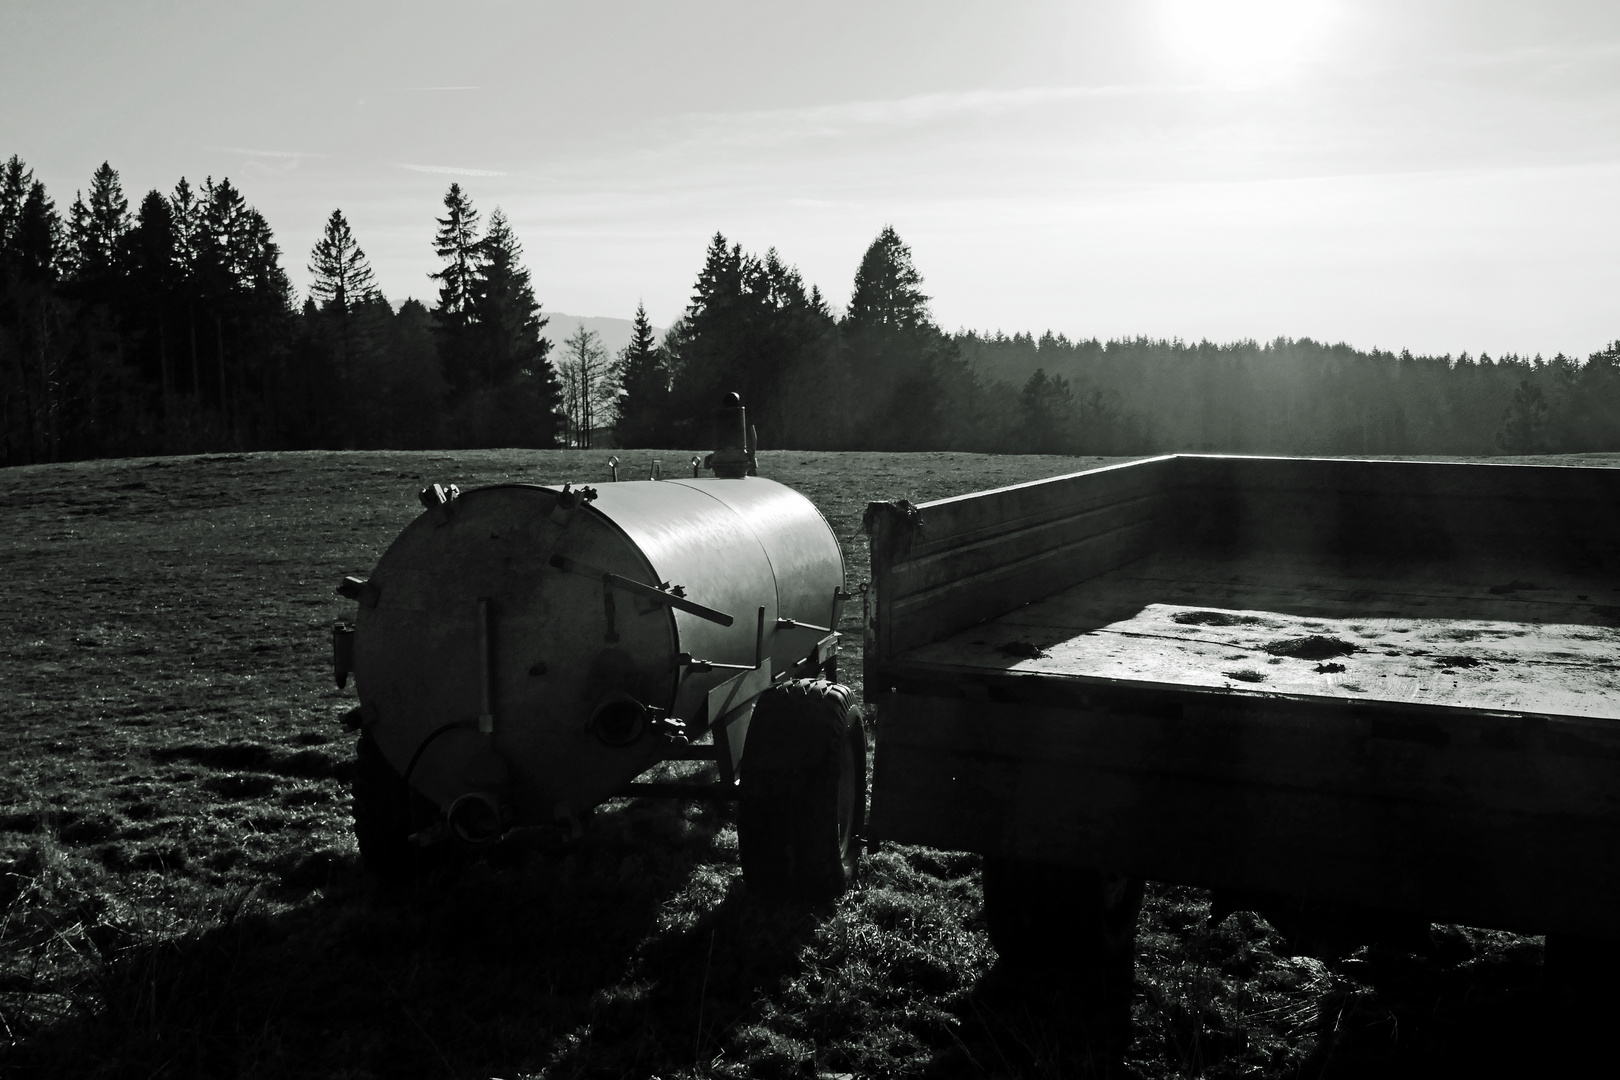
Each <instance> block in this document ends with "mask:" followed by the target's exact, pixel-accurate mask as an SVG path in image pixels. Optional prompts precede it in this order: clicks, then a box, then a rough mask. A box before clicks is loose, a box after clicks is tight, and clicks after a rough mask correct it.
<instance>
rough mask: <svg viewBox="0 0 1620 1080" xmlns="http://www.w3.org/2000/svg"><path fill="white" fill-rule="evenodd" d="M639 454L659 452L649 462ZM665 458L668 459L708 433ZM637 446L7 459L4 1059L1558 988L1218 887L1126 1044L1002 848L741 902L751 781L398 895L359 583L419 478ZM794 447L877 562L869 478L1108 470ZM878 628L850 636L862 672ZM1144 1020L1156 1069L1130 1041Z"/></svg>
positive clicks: (764, 1035)
mask: <svg viewBox="0 0 1620 1080" xmlns="http://www.w3.org/2000/svg"><path fill="white" fill-rule="evenodd" d="M619 456H620V457H621V458H624V459H626V460H627V468H626V472H625V475H626V476H627V477H629V476H638V475H642V474H644V473H645V472H646V471H647V463H649V462H650V459H651V458H652V457H653V456H654V455H653V454H651V453H646V452H623V451H621V452H619ZM657 456H660V457H662V458H663V460H664V463H665V465H666V472H668V471H672V470H670V469H669V468H667V466H669V465H670V464H671V463H672V462H681V461H685V460H687V457H688V456H689V455H685V454H681V453H674V452H670V453H665V454H660V455H657ZM607 457H608V452H606V451H596V452H565V451H543V452H542V451H535V452H523V451H510V452H508V451H477V452H471V451H470V452H453V453H452V452H425V453H386V452H379V453H306V454H277V453H267V454H252V455H214V456H204V457H199V458H179V459H157V460H133V461H112V462H93V463H76V464H66V465H55V466H39V467H30V468H23V469H11V470H5V471H3V472H0V509H3V511H4V513H5V518H6V521H7V526H6V529H5V531H4V533H3V534H0V573H3V574H4V578H5V580H6V582H7V587H6V594H5V595H6V602H5V604H4V605H0V754H3V759H4V761H5V762H6V763H7V764H6V766H5V769H4V772H3V773H0V1041H3V1049H0V1072H4V1073H5V1074H6V1075H19V1076H20V1075H39V1076H53V1075H59V1076H68V1075H72V1076H123V1075H129V1076H136V1075H139V1076H150V1075H165V1076H254V1075H264V1076H277V1077H281V1076H306V1075H307V1076H331V1077H363V1076H377V1077H381V1076H401V1075H405V1076H457V1077H459V1076H475V1075H476V1076H491V1075H498V1076H504V1077H513V1076H520V1075H521V1076H548V1077H572V1076H615V1077H616V1076H653V1075H657V1076H662V1077H675V1076H688V1077H697V1076H735V1077H743V1076H750V1077H751V1076H773V1075H776V1076H812V1075H818V1074H819V1075H829V1074H830V1075H839V1074H849V1075H858V1076H958V1075H961V1076H1021V1075H1027V1076H1050V1075H1064V1076H1072V1075H1078V1074H1081V1073H1085V1072H1087V1071H1095V1072H1099V1073H1106V1072H1108V1071H1110V1070H1112V1071H1114V1072H1116V1073H1117V1072H1119V1071H1120V1069H1124V1070H1125V1071H1126V1072H1128V1073H1134V1074H1138V1075H1142V1076H1174V1075H1196V1074H1205V1075H1232V1076H1240V1075H1242V1076H1248V1075H1256V1076H1261V1075H1263V1076H1278V1077H1281V1076H1291V1075H1320V1074H1323V1073H1324V1072H1325V1073H1328V1074H1332V1073H1335V1072H1339V1071H1341V1070H1342V1069H1345V1068H1351V1069H1352V1070H1354V1069H1361V1068H1369V1069H1377V1068H1385V1067H1387V1066H1388V1065H1389V1064H1390V1063H1391V1062H1395V1063H1397V1064H1399V1063H1400V1062H1402V1061H1418V1060H1422V1061H1429V1060H1433V1059H1434V1055H1442V1056H1443V1055H1444V1054H1445V1053H1446V1052H1447V1050H1448V1048H1450V1047H1453V1046H1454V1043H1453V1042H1452V1041H1448V1040H1452V1039H1453V1038H1454V1037H1455V1036H1456V1033H1457V1032H1459V1031H1461V1032H1464V1033H1466V1034H1470V1036H1471V1037H1473V1036H1477V1035H1479V1033H1480V1031H1482V1030H1484V1031H1487V1032H1488V1031H1489V1030H1490V1029H1493V1028H1500V1027H1501V1026H1502V1025H1501V1024H1498V1023H1496V1021H1497V1020H1498V1019H1499V1018H1500V1017H1501V1016H1503V1015H1511V1016H1516V1017H1520V1018H1521V1019H1522V1017H1524V1016H1532V1017H1533V1016H1534V1009H1535V1007H1536V1006H1535V1002H1536V1001H1539V998H1537V997H1536V996H1535V995H1536V994H1537V993H1538V991H1537V989H1536V986H1535V981H1536V977H1537V970H1538V955H1537V954H1538V947H1537V945H1536V943H1535V942H1534V941H1532V940H1528V939H1521V938H1514V937H1512V936H1511V935H1487V934H1482V933H1480V932H1474V931H1461V930H1455V931H1450V932H1449V933H1451V935H1452V937H1450V938H1448V939H1447V940H1448V941H1450V942H1451V945H1450V946H1449V948H1450V950H1451V951H1450V952H1449V953H1447V954H1446V955H1445V956H1444V957H1441V958H1438V959H1435V958H1413V957H1404V958H1403V957H1395V958H1390V957H1381V956H1371V957H1369V955H1367V954H1366V953H1365V951H1364V952H1363V953H1359V954H1353V955H1351V956H1349V957H1345V958H1341V959H1339V960H1336V961H1334V962H1332V963H1328V964H1324V963H1322V962H1319V961H1311V960H1307V959H1303V958H1297V957H1292V956H1289V955H1286V954H1287V952H1288V950H1287V949H1286V948H1284V947H1283V944H1282V942H1281V939H1280V938H1278V937H1277V936H1276V935H1275V934H1274V933H1273V932H1272V931H1271V930H1270V928H1269V927H1267V926H1266V925H1265V924H1264V923H1263V922H1259V921H1258V920H1255V919H1252V918H1249V917H1246V916H1244V915H1242V914H1239V915H1234V916H1232V917H1230V918H1228V919H1227V920H1225V921H1223V922H1222V923H1221V924H1220V925H1218V926H1210V925H1209V924H1208V920H1207V898H1206V897H1205V896H1204V895H1203V894H1202V893H1200V892H1198V891H1196V890H1189V889H1181V888H1169V887H1154V888H1153V889H1151V890H1150V897H1149V901H1148V904H1147V909H1146V912H1145V915H1144V921H1143V923H1142V939H1141V960H1140V963H1139V966H1138V994H1137V1000H1136V1002H1135V1006H1134V1012H1135V1017H1134V1019H1135V1025H1134V1036H1133V1037H1132V1039H1131V1041H1129V1043H1128V1046H1126V1045H1124V1039H1123V1036H1122V1033H1121V1032H1122V1029H1117V1028H1116V1029H1109V1028H1108V1023H1109V1022H1110V1021H1108V1020H1107V1018H1100V1019H1099V1018H1095V1017H1089V1016H1087V1015H1085V1014H1084V1010H1083V1009H1080V1008H1079V1007H1078V1006H1077V1005H1076V1003H1075V1002H1074V1001H1073V1000H1072V999H1071V998H1069V997H1067V996H1066V994H1067V991H1066V990H1065V988H1063V987H1062V986H1051V987H1048V986H1034V985H1026V984H1025V983H1024V981H1022V980H1021V977H1020V976H1018V975H1017V974H1016V973H1009V972H1006V971H1003V970H1001V969H1000V967H999V965H997V963H996V959H995V956H994V953H993V952H992V951H991V949H990V948H989V945H988V942H987V940H986V938H985V934H984V928H983V926H982V922H981V919H980V914H979V906H980V896H979V887H978V878H977V867H978V864H977V860H976V859H975V858H974V857H972V856H965V855H955V854H949V853H941V852H932V851H926V850H921V849H899V848H885V849H883V850H881V851H878V852H875V853H872V854H871V855H870V856H869V857H868V858H867V860H866V863H865V883H864V885H863V887H862V888H861V889H859V890H857V891H855V892H852V893H851V894H850V895H848V896H846V897H844V898H843V899H842V900H840V901H839V903H838V904H837V905H836V906H835V907H833V908H831V909H830V910H826V911H811V910H802V909H780V908H763V907H761V906H759V905H757V904H750V903H749V902H748V901H747V899H746V897H745V896H744V894H743V893H742V891H741V888H740V882H739V881H738V878H737V870H736V837H735V831H734V829H733V827H732V825H731V822H730V817H729V811H728V810H725V809H724V808H714V807H698V806H691V805H676V804H667V803H666V804H657V803H640V804H636V803H627V802H622V803H612V804H609V805H608V806H606V807H604V808H602V809H601V810H600V811H599V813H598V814H597V820H596V822H595V827H594V828H593V829H592V831H591V833H590V834H589V836H588V837H587V838H586V839H585V840H584V841H583V842H582V843H581V844H579V845H578V846H577V847H576V848H574V849H572V850H570V851H569V852H567V853H565V854H556V853H548V852H545V851H540V850H535V849H531V848H527V847H525V846H524V845H523V844H522V843H517V842H514V843H506V844H503V845H501V846H500V847H498V848H497V849H496V850H495V851H494V853H493V854H492V855H491V856H490V858H489V859H488V860H486V861H483V862H480V863H478V864H475V865H470V866H465V867H462V868H460V869H459V870H458V871H457V872H455V873H447V874H446V875H445V876H444V877H443V879H442V880H439V881H436V882H433V883H430V884H429V885H424V886H422V887H418V888H415V889H411V890H405V891H399V892H390V891H387V890H383V889H379V887H378V886H377V885H376V884H375V883H374V882H373V881H371V880H370V879H369V878H368V877H367V876H366V875H364V874H363V873H362V872H361V870H360V868H359V866H358V859H357V855H356V853H355V849H354V844H353V840H352V837H351V833H350V818H349V808H348V792H347V785H348V776H349V770H350V768H351V761H352V758H353V745H352V739H351V737H349V736H348V735H347V734H346V733H345V732H343V731H342V729H341V728H340V727H339V726H338V724H337V722H336V717H337V716H338V715H339V714H340V713H341V712H342V711H343V710H345V709H346V708H348V707H349V705H350V704H351V703H352V695H351V694H348V693H344V692H340V691H338V690H337V689H336V688H335V687H334V686H333V685H332V680H331V674H330V657H329V651H328V650H329V644H328V637H327V634H328V630H329V628H330V626H331V623H332V621H333V620H334V619H337V618H341V617H345V616H347V615H348V614H349V613H350V612H349V609H350V606H351V605H349V604H348V603H346V602H345V601H342V600H341V599H339V598H338V597H336V596H335V595H334V594H333V591H332V590H333V586H334V585H335V584H336V582H337V581H338V579H339V577H340V576H341V575H342V574H344V573H364V572H366V571H367V570H369V568H370V567H371V566H372V565H374V564H375V562H376V560H377V557H378V556H379V555H380V553H381V552H382V550H383V549H384V548H385V547H386V545H387V544H388V543H389V542H390V541H391V540H392V539H393V537H394V536H395V535H396V534H397V533H398V532H399V530H400V529H401V528H402V527H403V526H404V525H405V524H406V523H407V522H408V521H409V520H411V519H412V518H413V517H414V516H415V515H416V514H417V513H418V512H419V507H418V505H417V503H416V501H415V492H416V490H417V489H418V488H420V487H421V486H422V485H423V483H425V482H432V481H441V482H455V483H458V484H460V485H461V486H462V487H463V488H464V489H466V488H470V487H474V486H478V485H480V484H487V483H492V482H497V481H509V480H534V481H540V482H561V481H563V480H571V481H574V482H576V483H577V482H582V481H583V482H591V483H598V482H602V481H603V480H605V479H606V476H607V469H606V465H605V462H606V459H607ZM763 458H764V460H763V463H762V470H761V471H762V472H763V473H765V474H766V475H770V476H773V477H775V478H777V479H780V480H782V481H784V482H786V483H789V484H791V485H793V486H794V487H796V488H798V489H799V490H801V491H803V492H804V493H805V494H806V495H808V496H809V497H810V498H811V499H812V500H814V501H815V502H816V503H817V505H818V506H820V507H821V508H822V510H823V512H824V513H825V514H826V515H827V517H828V519H829V521H830V522H831V523H832V525H833V527H834V529H835V530H836V531H837V533H838V535H839V536H840V538H841V539H842V540H843V541H844V544H845V552H846V558H847V560H848V564H849V580H850V582H851V583H852V584H856V583H859V582H860V581H863V580H865V579H866V573H867V571H866V567H867V564H866V544H865V541H864V539H863V538H861V537H860V535H859V527H860V519H861V514H862V512H863V511H864V509H865V506H866V503H867V502H868V501H869V500H872V499H879V498H882V499H898V498H907V499H910V500H911V501H913V502H922V501H925V500H927V499H931V498H938V497H942V496H945V495H952V494H959V493H963V492H967V491H973V490H979V489H982V488H985V487H990V486H995V485H999V484H1004V483H1012V482H1017V481H1022V480H1027V479H1033V478H1036V477H1040V476H1046V475H1052V474H1054V473H1058V472H1065V471H1072V470H1074V469H1077V468H1082V467H1086V466H1088V465H1090V464H1094V463H1096V462H1095V459H1092V460H1076V459H1053V458H994V457H984V456H978V455H965V454H912V455H879V454H825V453H795V452H775V453H768V454H765V455H763ZM859 617H860V615H859V609H858V606H857V605H852V608H851V610H850V611H848V612H847V613H846V621H845V625H844V627H843V629H844V630H845V631H846V638H845V641H844V644H843V655H842V657H841V663H842V670H843V672H844V673H845V675H846V678H849V679H851V681H854V680H856V679H858V675H859V670H860V665H859V660H860V655H859V649H860V634H859ZM877 730H878V735H877V737H878V738H879V739H881V720H880V721H879V723H878V729H877ZM1526 1002H1529V1004H1528V1005H1527V1004H1526ZM1482 1003H1483V1004H1482ZM1515 1010H1517V1011H1515ZM1526 1010H1528V1011H1526ZM1425 1017H1426V1018H1427V1019H1425ZM1482 1017H1483V1018H1484V1021H1482V1020H1481V1018H1482ZM1437 1018H1438V1019H1437ZM1391 1025H1394V1028H1398V1029H1399V1033H1398V1035H1391V1034H1390V1032H1391V1031H1392V1030H1393V1028H1392V1026H1391ZM1520 1027H1523V1024H1520ZM1533 1038H1534V1030H1533V1029H1532V1031H1531V1034H1530V1035H1527V1036H1523V1038H1521V1040H1520V1041H1521V1042H1523V1041H1524V1040H1525V1039H1532V1040H1533ZM1110 1039H1114V1040H1116V1041H1117V1042H1119V1043H1120V1045H1122V1046H1124V1049H1123V1064H1121V1062H1120V1060H1117V1059H1118V1055H1117V1054H1116V1055H1112V1056H1111V1055H1110V1054H1109V1053H1107V1052H1099V1051H1098V1049H1097V1047H1099V1046H1102V1047H1107V1046H1109V1045H1111V1044H1110V1042H1109V1040H1110ZM1515 1045H1517V1044H1515ZM1413 1047H1416V1048H1417V1049H1415V1050H1414V1049H1412V1048H1413ZM1414 1054H1416V1055H1417V1056H1416V1057H1414V1056H1412V1055H1414ZM1346 1063H1350V1064H1349V1065H1346Z"/></svg>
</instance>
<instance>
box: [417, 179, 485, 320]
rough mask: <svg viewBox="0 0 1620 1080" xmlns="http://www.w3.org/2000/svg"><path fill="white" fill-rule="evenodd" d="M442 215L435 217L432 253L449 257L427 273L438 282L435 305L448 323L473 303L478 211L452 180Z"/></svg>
mask: <svg viewBox="0 0 1620 1080" xmlns="http://www.w3.org/2000/svg"><path fill="white" fill-rule="evenodd" d="M444 209H445V216H444V217H442V218H438V219H437V220H438V223H439V231H438V232H437V233H435V234H434V236H433V253H434V254H435V255H437V256H438V257H439V258H441V259H446V260H448V261H447V262H446V263H445V266H444V269H442V270H440V271H439V272H438V273H436V274H429V275H428V276H429V277H430V278H432V279H433V280H434V281H437V282H439V283H440V284H439V306H438V307H437V308H435V309H434V314H436V315H437V316H438V317H439V319H440V320H441V321H442V322H444V323H445V324H447V325H451V324H459V323H461V322H464V321H465V320H466V318H467V317H468V315H469V313H470V311H471V309H472V303H473V283H474V278H475V276H476V274H477V272H478V263H479V243H478V212H477V211H476V210H474V209H473V205H472V200H471V199H470V198H468V197H467V195H466V194H465V193H463V192H462V190H461V185H460V184H451V185H450V190H449V191H447V192H445V195H444Z"/></svg>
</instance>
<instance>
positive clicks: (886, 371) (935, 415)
mask: <svg viewBox="0 0 1620 1080" xmlns="http://www.w3.org/2000/svg"><path fill="white" fill-rule="evenodd" d="M921 284H922V275H921V274H920V273H918V272H917V268H916V267H915V266H914V265H913V264H912V261H911V249H910V248H909V247H907V246H906V245H905V243H904V242H903V241H901V239H900V237H899V235H898V234H897V233H896V232H895V231H894V227H893V226H889V225H885V226H884V227H883V231H882V232H880V233H878V236H877V239H875V240H873V241H872V243H871V246H869V247H868V248H867V249H866V254H865V255H864V256H863V257H862V258H861V264H860V267H859V269H858V270H856V272H855V284H854V289H853V291H852V294H851V296H850V301H849V311H848V312H847V313H846V314H845V316H844V321H843V323H842V324H841V327H840V328H841V330H842V337H843V343H844V346H845V347H846V348H847V349H848V350H849V360H848V367H847V371H848V374H849V379H850V384H851V393H850V396H849V398H848V399H847V407H846V409H845V415H847V416H850V417H851V418H852V419H851V420H850V424H851V426H852V429H851V431H850V435H851V436H852V438H853V440H854V444H856V445H859V446H860V447H861V448H863V449H874V450H930V449H955V448H957V447H958V446H959V445H960V444H961V440H962V438H963V432H964V431H965V430H966V429H968V428H970V427H971V426H972V424H973V422H974V420H975V416H976V408H975V405H974V400H975V398H976V396H977V395H976V388H975V380H974V378H973V375H972V372H971V371H970V370H968V369H967V368H966V366H965V363H964V362H963V361H962V360H961V359H960V355H959V353H958V352H957V350H956V348H955V346H954V345H953V343H952V342H951V341H950V340H949V339H948V338H946V337H945V336H944V335H943V334H941V333H940V332H939V329H938V328H937V327H935V326H934V324H933V321H932V319H931V318H930V317H929V314H928V297H926V296H924V295H923V293H922V291H921V289H920V288H919V286H920V285H921Z"/></svg>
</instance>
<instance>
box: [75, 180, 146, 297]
mask: <svg viewBox="0 0 1620 1080" xmlns="http://www.w3.org/2000/svg"><path fill="white" fill-rule="evenodd" d="M70 221H71V225H70V234H71V235H70V243H71V254H70V256H69V258H70V260H71V262H72V273H73V276H74V277H75V278H77V279H78V280H79V281H80V282H81V283H83V284H85V285H87V286H90V287H92V288H93V289H100V290H103V291H104V290H105V289H106V288H107V287H108V286H109V284H110V279H111V278H113V277H114V276H115V275H116V274H118V272H119V269H120V268H119V266H118V262H119V258H120V255H121V253H122V249H123V244H124V238H125V236H126V235H127V234H128V233H129V229H130V224H131V223H130V218H129V200H128V199H127V198H125V197H124V189H123V187H122V186H121V185H120V184H119V180H118V171H117V170H116V169H114V168H113V167H112V166H111V165H110V164H109V163H107V162H105V161H103V162H102V163H101V165H100V167H99V168H97V169H96V171H95V174H94V175H93V176H92V177H91V178H90V201H89V203H88V205H87V204H86V203H85V202H84V199H83V197H82V196H80V195H78V194H77V193H75V197H74V200H73V208H72V211H71V216H70Z"/></svg>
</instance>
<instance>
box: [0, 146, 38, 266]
mask: <svg viewBox="0 0 1620 1080" xmlns="http://www.w3.org/2000/svg"><path fill="white" fill-rule="evenodd" d="M33 186H34V170H32V169H30V168H29V167H28V166H27V165H25V164H23V160H22V158H20V157H18V156H17V155H16V154H12V155H11V159H10V160H9V161H7V162H6V163H5V164H4V165H0V253H6V254H9V252H10V251H11V245H12V243H13V241H14V240H15V238H16V235H17V225H18V223H19V222H20V221H21V220H22V208H23V203H24V202H25V201H27V199H28V191H29V189H30V188H32V187H33Z"/></svg>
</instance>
